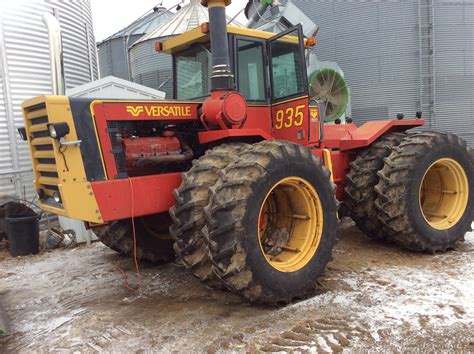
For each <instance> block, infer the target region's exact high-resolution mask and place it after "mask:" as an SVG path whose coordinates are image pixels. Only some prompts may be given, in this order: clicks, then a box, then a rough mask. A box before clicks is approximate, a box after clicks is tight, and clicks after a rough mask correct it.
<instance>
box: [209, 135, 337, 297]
mask: <svg viewBox="0 0 474 354" xmlns="http://www.w3.org/2000/svg"><path fill="white" fill-rule="evenodd" d="M211 192H212V197H211V200H210V203H209V205H208V207H207V208H206V217H207V222H208V228H209V239H208V241H209V250H210V255H211V260H212V263H213V265H214V272H215V273H216V275H217V276H218V278H219V280H220V281H221V282H222V283H223V284H224V285H225V286H226V287H227V288H228V289H230V290H231V291H233V292H235V293H237V294H239V295H241V296H243V297H244V298H246V299H247V300H250V301H251V302H260V303H269V304H281V303H287V302H290V301H292V300H294V299H297V298H304V297H306V296H308V295H310V294H311V293H313V291H314V289H315V286H316V281H317V279H318V277H319V276H320V275H321V274H322V272H323V271H324V269H325V267H326V264H327V263H328V262H329V261H330V259H331V252H332V248H333V246H334V244H335V242H336V227H337V202H336V199H335V195H334V192H335V185H334V184H333V183H331V181H330V174H329V171H328V170H327V169H326V168H325V167H324V166H323V164H322V162H321V159H320V158H319V157H317V156H315V155H314V154H312V153H311V151H310V150H309V149H307V148H305V147H303V146H300V145H296V144H293V143H289V142H283V141H266V142H262V143H257V144H255V145H253V146H252V148H250V149H248V150H247V151H244V152H243V153H242V154H241V156H240V157H239V159H238V160H236V161H235V162H233V163H231V164H230V165H229V166H228V167H227V168H225V169H224V170H222V171H221V172H220V173H219V179H218V181H217V183H216V185H215V187H214V188H212V189H211Z"/></svg>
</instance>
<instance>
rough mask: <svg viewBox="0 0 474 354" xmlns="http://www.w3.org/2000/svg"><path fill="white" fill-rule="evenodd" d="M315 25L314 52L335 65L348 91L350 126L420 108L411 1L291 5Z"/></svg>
mask: <svg viewBox="0 0 474 354" xmlns="http://www.w3.org/2000/svg"><path fill="white" fill-rule="evenodd" d="M294 3H295V5H297V6H298V7H300V8H301V9H302V10H303V12H304V13H305V14H306V15H307V16H308V17H310V18H311V19H312V20H313V21H314V22H315V23H317V24H318V25H319V26H320V31H319V33H318V44H317V45H316V47H315V52H316V54H317V55H318V58H319V60H332V61H336V62H337V63H338V65H339V66H340V67H341V68H342V70H343V71H344V77H345V79H346V80H347V82H348V84H349V85H350V87H351V88H352V90H351V95H352V97H351V101H352V102H351V103H352V116H353V118H354V120H355V122H356V123H359V124H360V123H364V122H366V121H368V120H373V119H387V118H394V117H395V116H396V114H397V113H399V112H405V113H406V114H407V115H414V113H415V112H416V111H417V110H419V109H420V90H419V85H420V79H419V70H420V64H419V39H418V28H417V22H418V13H417V12H418V11H417V10H418V9H417V4H416V2H414V1H390V2H388V1H362V0H359V1H351V2H341V1H327V0H315V1H305V0H294Z"/></svg>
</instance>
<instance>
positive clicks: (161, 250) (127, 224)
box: [93, 218, 175, 263]
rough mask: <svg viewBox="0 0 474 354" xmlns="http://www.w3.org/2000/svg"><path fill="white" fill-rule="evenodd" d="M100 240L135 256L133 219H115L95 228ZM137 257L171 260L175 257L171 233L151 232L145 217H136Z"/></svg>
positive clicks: (124, 254)
mask: <svg viewBox="0 0 474 354" xmlns="http://www.w3.org/2000/svg"><path fill="white" fill-rule="evenodd" d="M93 231H94V233H95V234H96V235H97V237H98V238H99V240H100V241H101V242H102V243H103V244H104V245H106V246H107V247H109V248H110V249H112V250H114V251H115V252H118V253H120V254H121V255H123V256H126V257H132V256H133V227H132V220H131V219H125V220H118V221H113V222H111V223H109V224H106V225H104V226H98V227H95V228H94V229H93ZM135 233H136V240H137V258H138V259H140V260H146V261H149V262H152V263H167V262H171V261H172V260H173V259H174V257H175V254H174V250H173V240H172V238H171V236H170V235H169V234H166V233H164V234H156V233H155V232H153V233H151V232H150V231H149V227H147V225H146V224H145V220H144V219H143V218H135Z"/></svg>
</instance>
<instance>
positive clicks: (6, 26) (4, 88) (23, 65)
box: [0, 0, 97, 199]
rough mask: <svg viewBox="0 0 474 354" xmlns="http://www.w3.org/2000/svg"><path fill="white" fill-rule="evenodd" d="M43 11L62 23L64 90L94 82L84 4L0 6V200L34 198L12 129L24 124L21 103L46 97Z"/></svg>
mask: <svg viewBox="0 0 474 354" xmlns="http://www.w3.org/2000/svg"><path fill="white" fill-rule="evenodd" d="M44 12H51V13H54V14H55V15H56V16H57V17H58V18H59V21H60V23H61V29H62V33H63V49H64V62H65V76H66V87H68V88H72V87H75V86H77V85H80V84H83V83H86V82H89V81H91V80H95V79H96V78H97V60H96V55H95V44H94V35H93V32H92V19H91V11H90V3H89V1H68V2H65V1H53V0H44V1H40V0H32V1H28V2H24V1H23V2H18V3H7V2H4V1H2V2H0V70H1V72H0V196H2V195H16V196H18V197H26V198H27V199H32V197H33V196H34V195H35V193H34V191H33V190H32V188H33V185H32V183H31V180H32V179H33V175H32V173H31V162H30V157H29V152H28V147H27V145H26V144H25V143H24V142H23V141H21V140H20V139H19V136H18V133H17V131H16V130H17V128H18V127H20V126H22V125H23V117H22V113H21V109H20V104H21V102H22V101H23V100H25V99H27V98H31V97H33V96H37V95H43V94H48V93H51V72H50V59H49V49H48V40H47V33H46V29H45V26H44V24H43V21H42V15H43V13H44Z"/></svg>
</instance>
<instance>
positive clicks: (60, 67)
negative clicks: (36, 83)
mask: <svg viewBox="0 0 474 354" xmlns="http://www.w3.org/2000/svg"><path fill="white" fill-rule="evenodd" d="M43 22H44V24H45V26H46V30H47V31H48V42H49V56H50V61H51V63H50V65H51V83H52V87H53V95H65V94H66V83H65V79H64V60H63V45H62V41H61V27H60V25H59V21H58V19H57V18H56V17H55V16H54V15H53V14H51V13H49V12H45V13H44V14H43Z"/></svg>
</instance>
